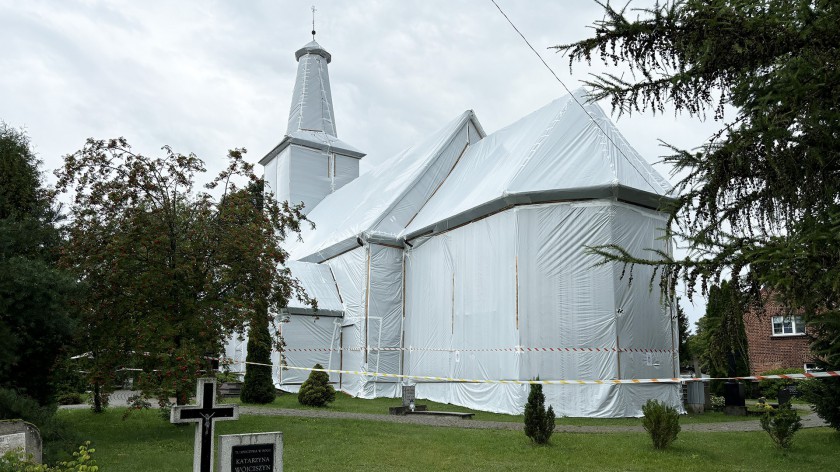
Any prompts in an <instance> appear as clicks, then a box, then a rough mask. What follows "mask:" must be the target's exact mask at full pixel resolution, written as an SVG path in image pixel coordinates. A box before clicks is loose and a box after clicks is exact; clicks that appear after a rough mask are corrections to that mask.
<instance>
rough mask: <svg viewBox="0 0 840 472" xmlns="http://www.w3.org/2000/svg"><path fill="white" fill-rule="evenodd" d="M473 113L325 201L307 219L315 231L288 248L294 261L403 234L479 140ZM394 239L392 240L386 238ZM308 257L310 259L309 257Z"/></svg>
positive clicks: (324, 256)
mask: <svg viewBox="0 0 840 472" xmlns="http://www.w3.org/2000/svg"><path fill="white" fill-rule="evenodd" d="M474 119H475V118H474V115H473V114H472V112H465V113H463V114H462V115H461V116H459V117H458V118H457V119H455V120H454V121H452V122H451V123H449V124H448V125H446V126H445V127H443V128H442V129H441V130H439V131H438V132H437V133H435V134H433V135H432V136H431V137H429V138H428V139H426V140H425V141H424V142H422V143H420V144H419V145H417V146H414V147H412V148H410V149H408V150H406V151H403V152H402V153H401V154H399V155H397V156H394V157H393V158H391V159H389V160H388V161H386V162H385V163H383V164H382V165H380V166H378V167H376V168H375V169H373V170H371V171H369V172H366V173H363V174H361V175H360V176H359V177H358V178H357V179H355V180H354V181H352V182H350V183H349V184H347V185H345V186H344V187H342V188H341V189H339V190H338V191H336V192H335V193H332V194H330V195H328V196H327V197H326V198H324V199H323V200H322V201H321V203H320V204H318V206H317V207H315V208H314V209H312V211H311V212H310V213H309V214H308V217H309V219H311V220H312V221H313V222H315V225H316V229H315V230H310V229H309V228H305V229H304V230H303V232H302V233H301V236H302V238H303V242H302V243H297V242H294V243H291V244H290V245H289V252H290V254H291V255H292V257H293V258H294V259H303V260H309V261H311V262H321V261H322V260H324V259H327V258H329V257H332V256H334V255H335V254H332V253H329V254H322V255H319V252H323V251H326V250H328V249H330V248H333V247H334V246H335V245H337V244H339V243H342V242H344V241H347V240H355V239H356V238H357V237H358V236H359V235H364V234H365V233H371V232H374V233H382V234H386V235H387V234H388V233H386V232H385V231H379V230H378V229H377V225H379V224H380V223H382V227H383V229H384V230H387V229H388V228H391V229H390V231H398V230H402V229H403V228H404V227H405V225H406V224H407V223H408V222H409V221H410V219H411V218H412V217H413V216H414V214H415V213H416V212H417V211H419V209H420V208H421V207H422V206H423V204H424V203H425V202H426V200H427V199H428V198H429V197H430V196H431V195H432V194H433V193H434V191H435V190H436V189H437V188H438V186H439V185H440V183H441V182H443V180H444V179H445V178H446V176H447V175H448V173H449V171H450V169H451V168H452V166H453V165H454V163H455V161H456V160H457V159H458V157H459V156H460V155H461V152H462V151H463V150H464V148H465V147H466V145H467V143H468V142H469V140H470V139H472V140H477V139H479V138H480V136H481V135H480V133H479V131H478V129H479V128H477V127H476V125H475V123H473V121H474ZM389 235H390V236H391V237H392V238H395V237H396V236H397V235H396V234H389ZM310 256H311V257H310Z"/></svg>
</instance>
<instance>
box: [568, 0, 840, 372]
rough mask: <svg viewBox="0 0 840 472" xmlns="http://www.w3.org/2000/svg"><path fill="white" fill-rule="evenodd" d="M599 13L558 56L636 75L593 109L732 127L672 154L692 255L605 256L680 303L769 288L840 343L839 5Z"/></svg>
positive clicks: (673, 217)
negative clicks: (679, 289) (697, 291)
mask: <svg viewBox="0 0 840 472" xmlns="http://www.w3.org/2000/svg"><path fill="white" fill-rule="evenodd" d="M603 6H604V16H603V19H602V20H600V21H596V22H595V24H594V36H593V37H591V38H588V39H584V40H582V41H578V42H576V43H574V44H569V45H564V46H558V50H559V51H562V52H565V53H567V54H568V56H569V59H570V63H574V62H576V61H590V60H591V59H592V58H593V56H596V57H599V58H600V60H601V61H602V62H603V63H605V64H606V65H608V66H616V65H619V64H623V65H627V66H629V67H630V68H631V69H632V70H633V71H634V72H635V73H633V74H629V75H625V74H623V73H618V72H616V73H605V74H602V75H600V76H597V77H595V78H594V79H593V80H592V81H590V82H589V85H590V86H591V87H592V88H593V97H592V98H593V99H602V98H603V99H609V100H610V101H611V103H612V106H613V109H614V110H617V111H618V113H619V114H621V113H632V112H643V111H646V110H652V111H654V112H660V113H662V112H665V111H666V108H671V107H673V108H674V109H675V110H676V111H677V112H687V113H689V114H690V115H693V116H698V117H705V116H706V113H707V111H713V112H714V116H715V118H716V119H719V120H724V119H725V112H726V113H729V110H734V114H735V116H734V117H733V118H731V119H729V120H727V121H726V122H724V123H723V124H722V126H721V129H720V130H719V132H717V133H716V134H715V135H713V136H712V137H710V139H709V140H708V142H707V143H705V144H704V145H702V147H699V148H698V149H697V150H694V151H687V150H680V149H676V148H673V147H672V148H671V150H672V151H673V155H671V156H667V157H666V158H665V161H666V162H668V163H670V164H672V165H673V166H674V171H675V173H682V174H683V175H685V177H684V178H683V179H682V180H681V181H680V182H679V183H678V185H677V189H676V190H677V192H676V193H675V194H676V195H679V197H678V198H677V199H676V201H675V202H674V204H673V205H668V206H667V207H666V208H664V209H665V210H667V211H668V212H669V213H670V220H669V224H668V232H669V235H670V236H675V237H680V238H682V239H684V240H685V241H687V242H688V251H687V253H688V254H689V256H687V257H686V258H684V259H682V260H672V259H671V258H670V257H669V256H668V255H667V254H661V253H657V254H654V255H653V256H651V257H649V258H634V257H633V256H632V255H631V254H629V253H627V251H625V250H623V249H622V248H620V247H615V246H609V247H601V248H597V249H595V252H596V253H597V254H600V255H602V256H603V257H605V258H606V259H608V260H619V261H623V262H625V263H627V264H649V265H653V266H655V267H656V268H657V269H658V270H660V274H661V275H664V276H663V277H662V278H661V279H660V280H661V283H662V285H663V287H664V288H666V289H668V290H671V291H672V293H673V289H674V288H675V284H676V283H677V282H678V281H679V280H682V281H683V282H685V286H686V287H687V288H688V290H689V295H690V294H691V291H693V290H694V287H695V286H696V285H697V284H699V286H700V287H701V290H702V291H703V292H704V293H705V292H707V291H708V289H709V287H710V286H711V285H712V284H714V283H716V282H718V281H719V280H720V279H721V277H722V276H725V275H726V274H732V276H733V277H737V278H738V279H739V280H738V285H739V286H745V287H746V289H747V291H748V293H749V294H750V296H751V298H752V299H753V300H756V301H757V300H759V299H760V295H761V291H762V290H770V291H772V292H773V293H775V294H778V295H779V296H780V297H781V299H782V300H783V302H784V303H785V304H787V305H788V306H789V308H791V309H792V310H794V311H799V310H801V311H802V312H803V313H805V318H806V319H805V321H806V322H809V323H810V322H811V321H813V320H814V319H815V318H820V319H822V320H824V323H823V324H824V325H831V326H833V328H832V329H833V332H834V333H837V329H836V328H837V326H838V324H840V321H838V320H837V318H838V317H840V284H838V283H837V281H838V280H840V251H838V250H837V248H838V247H840V201H838V198H837V189H838V188H840V134H838V133H837V126H836V123H838V122H840V106H838V105H840V94H838V93H837V84H838V83H840V68H837V67H835V64H838V63H840V30H839V29H838V28H837V25H838V24H840V3H838V2H837V1H835V0H763V1H759V2H754V1H752V2H751V1H732V0H669V1H665V2H662V3H657V4H656V6H654V7H653V8H649V9H641V10H634V11H633V12H632V16H631V15H630V14H626V13H629V12H625V10H623V9H622V10H616V9H615V8H613V7H612V6H611V5H610V4H609V3H606V4H603ZM625 77H631V79H625ZM697 144H698V145H700V144H701V143H697ZM817 314H819V315H817ZM824 336H826V334H825V333H823V332H818V335H817V338H816V339H817V341H819V339H820V338H823V337H824ZM826 339H827V342H825V343H822V344H819V343H817V344H816V345H815V347H816V349H815V350H818V351H820V353H819V356H820V357H823V358H831V359H834V360H833V361H829V363H830V364H832V365H834V366H838V365H840V359H838V357H840V343H838V342H836V338H831V337H830V335H829V337H828V338H826Z"/></svg>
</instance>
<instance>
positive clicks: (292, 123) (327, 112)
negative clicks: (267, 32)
mask: <svg viewBox="0 0 840 472" xmlns="http://www.w3.org/2000/svg"><path fill="white" fill-rule="evenodd" d="M297 56H298V69H297V78H296V79H295V90H294V92H293V93H292V106H291V109H290V110H289V125H288V130H287V133H289V134H291V133H292V132H294V131H296V130H313V131H323V132H325V133H327V134H330V135H332V136H338V134H336V131H335V120H334V119H333V116H335V114H334V112H333V104H332V92H331V91H330V75H329V72H328V71H327V64H328V63H329V61H330V56H329V54H328V53H327V52H326V51H325V50H324V49H323V48H322V47H321V45H319V44H318V43H317V42H315V41H312V42H310V43H309V44H307V45H306V46H304V47H303V48H302V49H301V50H299V51H298V53H297Z"/></svg>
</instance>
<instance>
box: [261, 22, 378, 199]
mask: <svg viewBox="0 0 840 472" xmlns="http://www.w3.org/2000/svg"><path fill="white" fill-rule="evenodd" d="M312 33H313V40H312V41H311V42H310V43H309V44H307V45H306V46H304V47H302V48H300V49H299V50H298V51H297V52H295V58H296V59H297V61H298V68H297V79H296V80H295V89H294V92H293V93H292V104H291V107H290V110H289V123H288V127H287V128H286V135H285V136H284V137H283V140H282V141H280V144H278V145H277V146H275V147H274V149H272V150H271V152H269V153H268V154H266V156H265V157H263V158H262V160H260V164H262V165H263V166H265V180H266V184H267V185H268V186H269V188H270V190H271V191H272V192H274V194H275V196H276V198H277V200H278V201H281V202H282V201H283V200H288V201H289V203H290V204H297V203H300V202H303V203H304V210H303V211H304V213H309V212H310V211H312V209H313V208H315V206H316V205H318V203H319V202H320V201H321V200H323V199H324V197H326V196H327V195H329V194H330V193H332V192H334V191H336V190H338V189H339V188H341V187H343V186H344V185H345V184H347V183H348V182H350V181H352V180H353V179H355V178H356V177H358V176H359V160H360V159H361V158H362V157H364V156H365V154H364V153H363V152H361V151H359V150H358V149H356V148H354V147H353V146H350V145H349V144H347V143H345V142H343V141H341V140H340V139H338V133H337V132H336V129H335V114H334V112H333V102H332V94H331V92H330V76H329V72H328V71H327V64H329V63H330V61H331V60H332V56H331V55H330V53H328V52H327V51H326V49H324V48H322V47H321V45H320V44H318V43H317V42H315V40H314V33H315V32H314V31H313V32H312Z"/></svg>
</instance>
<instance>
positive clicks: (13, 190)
mask: <svg viewBox="0 0 840 472" xmlns="http://www.w3.org/2000/svg"><path fill="white" fill-rule="evenodd" d="M38 165H39V162H38V160H37V159H36V158H35V155H34V153H33V151H32V149H31V145H30V143H29V139H28V138H27V136H26V135H25V134H24V133H23V132H20V131H17V130H15V129H12V128H10V127H8V126H7V125H6V124H5V123H3V122H0V387H7V388H14V389H17V390H19V391H20V392H22V393H25V394H27V395H29V396H31V397H32V398H34V399H36V400H37V401H38V402H40V403H42V404H45V403H48V402H50V401H51V399H52V395H53V393H54V391H53V382H52V378H51V376H52V371H53V366H54V365H55V363H56V360H57V359H58V358H59V356H61V355H62V354H63V351H64V348H65V346H66V344H67V343H68V341H69V340H70V335H71V332H72V328H73V324H72V319H71V313H70V311H69V308H70V307H71V306H72V304H71V303H70V301H71V299H72V296H73V294H74V292H75V290H76V282H75V280H73V279H72V278H71V277H70V276H69V275H68V274H66V273H64V272H61V271H58V270H56V269H55V267H54V263H55V261H56V258H57V256H58V254H59V251H60V243H61V239H60V235H59V231H58V229H57V228H56V221H57V219H58V216H57V212H56V211H55V209H54V208H53V196H52V193H51V192H49V191H48V190H47V189H45V188H44V187H43V185H42V184H41V174H40V171H39V170H38Z"/></svg>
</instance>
